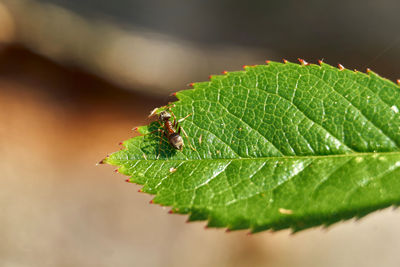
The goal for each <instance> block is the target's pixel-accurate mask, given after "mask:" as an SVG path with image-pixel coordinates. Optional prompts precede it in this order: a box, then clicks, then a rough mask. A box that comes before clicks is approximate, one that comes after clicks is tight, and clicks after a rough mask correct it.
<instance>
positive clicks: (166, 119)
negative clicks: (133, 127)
mask: <svg viewBox="0 0 400 267" xmlns="http://www.w3.org/2000/svg"><path fill="white" fill-rule="evenodd" d="M167 110H168V111H167ZM155 111H156V110H154V111H153V112H152V113H151V114H150V116H149V117H151V116H153V115H155ZM190 115H192V114H188V115H187V116H186V117H184V118H182V119H179V120H177V119H176V116H175V114H174V113H173V112H172V110H171V108H170V107H167V109H166V110H163V111H161V112H160V114H158V123H159V124H160V126H162V127H163V129H157V130H155V131H152V132H150V133H154V132H161V137H160V144H159V147H158V154H160V148H161V143H162V140H163V137H164V135H165V137H167V139H168V143H169V144H170V145H171V146H172V147H173V148H175V149H177V150H180V151H182V149H183V146H184V143H183V138H182V136H181V133H182V134H183V135H184V136H185V137H186V139H187V141H188V144H189V146H190V148H191V149H193V150H194V151H196V149H195V148H194V147H193V146H192V144H191V143H190V141H189V137H188V135H187V134H186V132H185V130H184V129H183V128H182V127H181V126H179V123H180V122H182V121H184V120H185V119H186V118H187V117H189V116H190ZM171 118H173V121H171V120H170V119H171Z"/></svg>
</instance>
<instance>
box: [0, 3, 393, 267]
mask: <svg viewBox="0 0 400 267" xmlns="http://www.w3.org/2000/svg"><path fill="white" fill-rule="evenodd" d="M399 10H400V3H399V2H398V1H394V0H393V1H379V2H378V1H361V0H357V1H335V2H333V1H332V2H330V1H294V0H292V1H290V0H286V1H227V0H222V1H200V0H196V1H190V2H187V1H186V2H184V1H162V0H158V1H157V0H151V1H135V0H129V1H128V0H117V1H106V0H98V1H79V0H69V1H67V0H48V1H33V0H0V155H1V159H2V160H0V178H1V179H0V216H1V217H0V241H1V242H0V266H11V267H14V266H399V264H400V255H399V254H398V251H399V249H400V230H399V228H398V225H399V223H400V213H399V212H398V211H397V210H393V209H386V210H384V211H380V212H376V213H373V214H371V215H369V216H367V217H366V218H364V219H362V220H361V221H357V222H356V221H354V220H352V221H348V222H345V223H340V224H336V225H334V226H332V227H331V228H329V229H328V230H325V229H322V228H316V229H310V230H307V231H304V232H300V233H298V234H296V235H291V234H290V232H289V231H281V232H278V233H271V232H264V233H260V234H256V235H251V236H248V235H246V232H243V231H240V232H233V233H225V232H224V230H221V229H220V230H215V229H211V230H210V229H208V230H204V229H203V227H204V226H205V223H191V224H187V223H185V220H186V217H185V216H180V215H169V214H167V212H168V209H164V208H162V207H159V206H156V205H150V204H148V202H149V200H150V199H151V196H149V195H145V194H140V193H138V192H137V190H138V189H139V188H140V187H139V186H136V185H132V184H127V183H125V182H124V179H125V178H124V177H123V176H122V175H119V174H116V173H114V172H113V169H112V168H111V167H109V166H96V165H95V164H96V162H98V161H99V160H100V159H102V158H103V157H104V156H105V155H106V154H107V153H110V152H113V151H115V150H118V149H119V146H118V142H120V141H122V140H125V139H127V138H130V137H132V136H134V133H133V132H132V131H131V130H130V129H131V128H132V127H134V126H137V125H142V124H145V123H147V122H148V120H147V115H148V113H149V111H150V110H152V109H153V108H154V107H156V106H160V105H164V104H166V103H167V102H168V101H170V100H172V98H171V97H169V94H170V93H171V92H173V91H176V90H180V89H185V88H187V84H188V83H190V82H193V81H202V80H206V79H207V77H208V75H209V74H213V73H219V72H221V71H222V70H238V69H240V66H241V65H243V64H262V63H263V62H264V60H265V59H269V60H278V61H279V60H281V59H282V58H286V59H288V60H291V61H295V60H296V58H297V57H301V58H304V59H306V60H308V61H310V62H316V60H317V59H324V61H325V62H327V63H330V64H337V63H339V62H340V63H342V64H343V65H344V66H345V67H348V68H357V69H359V70H365V68H366V67H369V68H371V69H372V70H374V71H376V72H377V73H379V74H381V75H382V76H384V77H387V78H390V79H392V80H394V79H397V78H400V66H399V64H398V62H399V59H400V37H398V36H399V26H400V17H399V16H398V15H397V13H398V11H399Z"/></svg>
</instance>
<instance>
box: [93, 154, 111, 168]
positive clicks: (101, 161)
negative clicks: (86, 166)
mask: <svg viewBox="0 0 400 267" xmlns="http://www.w3.org/2000/svg"><path fill="white" fill-rule="evenodd" d="M106 158H108V155H107V156H106ZM106 158H104V159H102V160H100V161H99V162H97V163H96V166H97V165H100V164H104V163H105V159H106Z"/></svg>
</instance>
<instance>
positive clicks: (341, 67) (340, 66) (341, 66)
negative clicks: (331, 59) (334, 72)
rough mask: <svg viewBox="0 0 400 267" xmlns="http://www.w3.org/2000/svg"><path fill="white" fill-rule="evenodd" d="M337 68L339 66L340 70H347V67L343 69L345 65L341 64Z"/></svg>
mask: <svg viewBox="0 0 400 267" xmlns="http://www.w3.org/2000/svg"><path fill="white" fill-rule="evenodd" d="M337 66H338V68H339V70H344V69H345V67H343V65H342V64H340V63H339V64H338V65H337Z"/></svg>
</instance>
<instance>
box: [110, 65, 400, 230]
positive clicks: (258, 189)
mask: <svg viewBox="0 0 400 267" xmlns="http://www.w3.org/2000/svg"><path fill="white" fill-rule="evenodd" d="M176 96H177V98H178V99H179V101H177V102H175V106H174V107H173V108H172V111H173V112H174V114H175V115H176V116H177V118H178V119H179V118H183V117H185V116H186V115H188V114H192V115H191V116H189V117H188V118H187V119H186V120H184V121H183V122H182V123H181V125H182V127H183V128H184V130H185V131H186V132H187V134H188V137H189V140H190V142H191V143H192V145H193V146H194V147H195V148H196V151H194V150H192V149H190V147H189V146H188V141H187V140H185V139H184V141H185V147H184V149H183V151H182V152H181V151H178V150H175V149H173V148H172V147H171V145H169V144H168V142H167V140H166V139H165V138H164V140H163V142H162V144H161V147H160V150H161V152H160V154H158V150H159V140H160V134H159V133H157V132H156V133H150V134H146V135H143V136H138V137H135V138H132V139H130V140H128V141H125V142H124V146H125V149H123V150H121V151H118V152H116V153H114V154H112V155H111V156H109V157H108V158H106V159H105V162H106V163H109V164H112V165H116V166H119V171H120V172H121V173H123V174H125V175H128V176H130V177H131V178H130V179H129V181H131V182H134V183H137V184H140V185H144V186H143V188H142V191H144V192H147V193H150V194H154V195H155V198H154V199H153V202H154V203H158V204H161V205H165V206H171V207H172V211H173V212H175V213H182V214H189V221H196V220H208V226H210V227H227V228H228V229H230V230H236V229H250V230H251V231H252V232H258V231H262V230H266V229H274V230H277V229H285V228H292V229H293V230H294V231H298V230H301V229H305V228H308V227H312V226H318V225H330V224H332V223H334V222H337V221H339V220H344V219H349V218H352V217H362V216H364V215H366V214H367V213H369V212H372V211H374V210H377V209H382V208H385V207H388V206H390V205H398V204H399V203H400V168H399V167H400V151H399V144H400V131H399V130H400V117H399V113H398V112H399V108H400V90H399V86H397V85H396V84H394V83H392V82H390V81H388V80H386V79H383V78H381V77H379V76H378V75H377V74H375V73H373V72H371V71H369V72H368V74H364V73H360V72H353V71H349V70H346V69H337V68H334V67H332V66H329V65H327V64H324V63H321V65H320V66H318V65H309V64H305V63H304V64H302V65H298V64H294V63H288V62H286V63H285V64H283V63H277V62H269V63H268V64H267V65H259V66H252V67H250V66H247V67H245V70H244V71H239V72H231V73H226V74H225V75H220V76H212V77H211V80H210V81H209V82H201V83H195V84H194V89H192V90H184V91H181V92H178V93H177V94H176ZM159 127H160V126H159V124H158V123H156V122H153V123H151V124H150V125H149V126H144V127H141V128H140V129H139V131H140V132H141V133H149V132H151V131H153V130H156V129H157V128H159Z"/></svg>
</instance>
